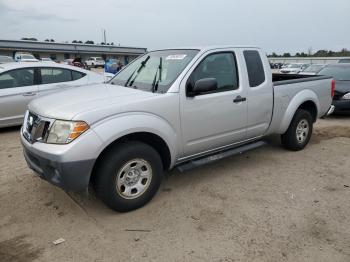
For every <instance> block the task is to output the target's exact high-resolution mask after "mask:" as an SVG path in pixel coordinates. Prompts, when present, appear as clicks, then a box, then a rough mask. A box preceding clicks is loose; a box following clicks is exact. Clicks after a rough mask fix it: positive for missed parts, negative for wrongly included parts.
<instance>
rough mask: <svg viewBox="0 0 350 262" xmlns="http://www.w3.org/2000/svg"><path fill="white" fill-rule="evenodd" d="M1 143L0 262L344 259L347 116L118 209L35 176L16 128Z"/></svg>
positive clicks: (349, 145)
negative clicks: (300, 145) (302, 144)
mask: <svg viewBox="0 0 350 262" xmlns="http://www.w3.org/2000/svg"><path fill="white" fill-rule="evenodd" d="M0 149H1V151H0V261H26V262H31V261H226V262H230V261H259V262H260V261H266V262H272V261H292V262H297V261H317V262H322V261H327V262H330V261H332V262H336V261H344V262H348V261H350V219H349V217H350V201H349V199H350V187H349V186H350V174H349V170H350V161H349V156H350V117H332V118H329V119H327V120H320V121H319V122H318V123H317V125H316V127H315V132H314V135H313V137H312V141H311V143H310V145H309V146H308V147H307V148H306V149H305V150H304V151H301V152H289V151H286V150H284V149H282V148H281V147H280V145H279V139H278V137H271V138H269V145H267V146H265V147H263V148H259V149H257V150H255V151H251V152H248V153H245V154H242V155H239V156H235V157H231V158H228V159H225V160H222V161H219V162H216V163H213V164H210V165H207V166H203V167H201V168H198V169H194V170H191V171H188V172H186V173H179V172H178V171H176V170H175V171H172V172H170V173H169V174H167V175H166V176H165V178H164V181H163V184H162V186H161V189H160V191H159V192H158V194H157V195H156V197H155V198H154V199H153V200H152V201H151V203H149V204H148V205H147V206H145V207H144V208H141V209H139V210H136V211H134V212H130V213H126V214H119V213H115V212H113V211H111V210H110V209H108V208H106V207H105V206H104V205H103V204H102V203H101V202H100V201H99V200H97V199H96V198H95V197H94V196H93V195H82V194H80V195H79V194H72V193H69V194H67V193H65V192H64V191H62V190H61V189H58V188H56V187H54V186H52V185H50V184H48V183H47V182H45V181H43V180H41V179H40V178H38V177H37V176H35V175H34V174H33V172H32V171H31V170H30V169H29V168H27V166H26V164H25V161H24V159H23V157H22V152H21V146H20V142H19V128H10V129H5V130H1V131H0ZM58 238H64V239H65V240H66V241H65V242H64V243H62V244H59V245H54V244H53V243H52V241H54V240H56V239H58Z"/></svg>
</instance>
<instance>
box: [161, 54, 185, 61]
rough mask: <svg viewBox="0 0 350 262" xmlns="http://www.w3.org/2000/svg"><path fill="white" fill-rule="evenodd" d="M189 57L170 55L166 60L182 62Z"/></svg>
mask: <svg viewBox="0 0 350 262" xmlns="http://www.w3.org/2000/svg"><path fill="white" fill-rule="evenodd" d="M186 56H187V55H168V56H167V57H166V58H165V59H166V60H182V59H184V58H185V57H186Z"/></svg>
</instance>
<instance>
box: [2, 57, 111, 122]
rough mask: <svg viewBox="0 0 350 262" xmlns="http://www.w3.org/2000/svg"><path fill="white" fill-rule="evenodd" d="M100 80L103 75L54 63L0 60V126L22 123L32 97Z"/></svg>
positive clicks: (99, 81)
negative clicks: (7, 61)
mask: <svg viewBox="0 0 350 262" xmlns="http://www.w3.org/2000/svg"><path fill="white" fill-rule="evenodd" d="M103 82H104V78H103V76H102V75H99V74H97V73H94V72H90V71H87V70H83V69H80V68H77V67H71V66H65V65H59V64H56V63H46V62H35V63H29V62H27V63H8V64H2V65H0V127H5V126H15V125H21V124H22V122H23V117H24V113H25V111H26V108H27V106H28V103H29V102H30V101H32V100H33V99H34V98H38V97H42V96H44V95H46V94H50V93H53V92H57V91H61V90H66V89H71V88H73V87H77V86H81V85H84V86H86V85H90V84H94V83H103ZM61 102H63V100H62V101H61Z"/></svg>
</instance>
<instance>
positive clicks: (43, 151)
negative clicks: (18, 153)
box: [21, 132, 96, 191]
mask: <svg viewBox="0 0 350 262" xmlns="http://www.w3.org/2000/svg"><path fill="white" fill-rule="evenodd" d="M21 142H22V146H23V154H24V158H25V160H26V162H27V164H28V167H29V168H31V169H32V170H33V171H34V172H35V173H36V174H38V175H39V177H40V178H42V179H44V180H46V181H48V182H50V183H51V184H53V185H55V186H58V187H60V188H62V189H64V190H67V191H82V190H84V189H86V188H87V187H88V186H89V181H90V176H91V173H92V169H93V166H94V164H95V161H96V158H88V159H77V158H74V157H72V156H71V155H72V153H74V155H76V156H77V157H79V154H77V152H81V153H80V155H82V154H83V152H84V151H82V150H86V149H84V148H82V147H81V145H79V144H78V143H77V144H76V145H74V147H72V146H71V145H70V144H68V145H50V144H44V143H40V142H36V143H34V144H31V143H29V142H28V141H27V140H26V139H25V138H24V136H23V135H22V132H21ZM60 147H61V148H62V147H66V148H65V149H63V150H62V149H60ZM72 151H75V152H72ZM67 157H68V158H69V159H70V160H67Z"/></svg>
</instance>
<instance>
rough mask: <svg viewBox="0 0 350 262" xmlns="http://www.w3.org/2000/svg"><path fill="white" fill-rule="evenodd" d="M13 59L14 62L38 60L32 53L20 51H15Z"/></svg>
mask: <svg viewBox="0 0 350 262" xmlns="http://www.w3.org/2000/svg"><path fill="white" fill-rule="evenodd" d="M15 61H16V62H39V60H38V59H36V58H35V57H34V56H33V55H32V54H29V53H20V52H17V53H16V54H15Z"/></svg>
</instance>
